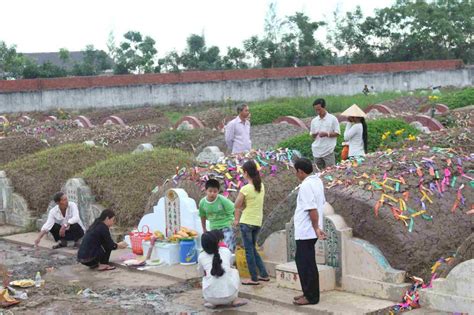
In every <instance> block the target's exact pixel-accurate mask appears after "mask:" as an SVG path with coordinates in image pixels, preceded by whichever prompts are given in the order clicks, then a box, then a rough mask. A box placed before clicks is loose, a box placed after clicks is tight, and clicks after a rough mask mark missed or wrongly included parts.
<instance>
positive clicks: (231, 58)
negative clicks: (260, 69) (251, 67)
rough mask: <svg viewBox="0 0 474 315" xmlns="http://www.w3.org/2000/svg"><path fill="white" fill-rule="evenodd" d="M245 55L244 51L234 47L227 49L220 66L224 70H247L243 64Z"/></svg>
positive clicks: (246, 66)
mask: <svg viewBox="0 0 474 315" xmlns="http://www.w3.org/2000/svg"><path fill="white" fill-rule="evenodd" d="M246 57H247V54H246V53H245V51H244V50H242V49H239V48H236V47H232V48H231V47H227V55H225V56H224V57H223V58H222V64H223V67H224V68H225V69H247V68H248V65H247V63H246V62H245V58H246Z"/></svg>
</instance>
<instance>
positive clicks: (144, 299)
mask: <svg viewBox="0 0 474 315" xmlns="http://www.w3.org/2000/svg"><path fill="white" fill-rule="evenodd" d="M430 93H431V92H426V91H415V92H413V93H397V92H387V93H379V94H377V95H369V96H365V95H356V96H352V97H347V96H344V97H339V96H334V97H332V96H329V97H326V99H327V101H328V104H330V105H329V111H330V112H332V113H336V114H337V112H341V111H343V110H344V109H345V108H347V107H348V106H350V105H352V104H353V103H357V104H358V105H360V106H361V107H362V108H366V109H370V108H371V106H373V105H374V104H382V105H384V106H386V107H388V108H389V109H390V110H389V111H387V112H380V111H378V110H376V109H374V110H373V111H372V110H370V111H369V128H370V130H369V132H370V133H371V134H370V135H369V136H370V138H369V139H370V147H369V151H371V152H372V153H371V154H370V156H368V157H367V159H366V161H363V162H362V163H361V164H359V165H356V166H354V167H352V168H351V167H350V166H349V165H347V164H342V166H341V168H339V169H336V170H331V171H329V172H327V173H325V174H323V181H324V184H325V186H326V193H327V197H328V201H329V202H330V203H331V204H332V206H333V207H334V210H335V212H336V213H337V214H338V215H341V216H342V217H343V218H344V220H345V221H346V222H347V223H348V225H349V227H350V228H352V230H353V235H354V236H355V237H359V238H361V239H363V240H366V241H369V242H371V243H372V244H374V245H376V246H377V247H378V248H379V249H380V250H381V251H382V253H383V255H385V257H386V258H387V259H388V261H389V263H390V264H391V266H392V267H395V268H396V269H401V270H405V271H407V272H408V273H407V275H406V276H407V277H406V279H405V282H411V280H410V279H409V278H408V277H409V276H419V277H423V278H424V280H425V281H426V282H428V281H429V280H430V274H431V269H430V268H431V267H432V265H433V264H434V263H435V262H436V260H437V259H439V258H443V257H444V258H447V257H449V256H452V255H456V254H458V253H460V252H463V254H462V255H461V254H459V255H457V256H456V257H455V258H454V259H453V260H452V262H454V261H455V265H452V266H450V267H449V269H450V270H451V269H453V268H454V267H455V266H456V265H457V264H460V263H462V262H464V261H466V260H469V259H473V253H472V240H473V238H472V226H473V225H472V218H474V216H472V215H471V216H469V215H467V214H465V213H466V212H467V211H468V210H469V209H470V208H472V200H473V191H474V185H473V184H474V181H469V180H468V179H469V178H470V177H472V176H473V172H474V170H473V161H474V160H473V157H472V154H473V147H474V139H473V134H474V118H473V117H474V108H473V106H472V104H474V89H473V88H467V89H463V90H452V89H446V90H442V91H441V94H430ZM428 95H429V96H428ZM433 96H436V97H438V99H433ZM312 101H313V98H311V99H309V98H298V99H276V100H270V101H266V102H262V103H254V104H250V109H251V113H252V117H251V121H252V143H253V147H254V148H258V149H261V150H260V151H258V152H260V153H259V154H260V155H261V154H262V152H273V153H271V154H274V153H275V152H277V151H273V150H275V149H276V148H279V147H288V148H289V149H296V150H299V151H300V152H301V153H303V155H306V156H308V157H309V156H310V155H311V153H310V143H311V139H310V138H309V136H308V131H307V129H305V128H307V125H308V124H309V122H310V120H311V118H312V117H313V116H314V112H313V108H312V106H311V102H312ZM437 103H443V104H445V105H447V106H446V108H448V109H449V110H448V111H447V112H443V113H441V112H436V113H435V119H436V120H437V121H438V122H439V123H440V125H442V129H441V130H427V129H428V127H427V125H422V124H421V123H415V124H409V123H408V122H409V119H408V120H407V117H415V116H419V115H425V116H430V111H431V110H432V109H433V108H434V105H435V104H437ZM214 105H215V104H214ZM219 105H220V106H213V104H207V105H204V106H202V107H197V108H195V107H190V106H185V107H167V108H160V107H144V108H134V109H115V108H113V109H101V110H96V109H90V110H88V111H83V112H74V111H65V110H61V109H58V110H55V111H49V112H32V113H21V114H11V113H0V171H5V172H0V195H1V192H2V190H1V189H2V187H1V186H2V185H5V182H2V180H3V179H2V178H4V177H2V176H7V177H8V178H7V179H8V180H9V181H8V183H7V185H6V186H4V187H6V189H7V190H6V191H7V192H9V191H11V190H13V191H14V193H15V194H18V195H21V198H24V199H15V200H17V201H16V203H15V206H18V205H22V206H23V205H25V206H24V208H25V209H27V213H28V215H26V212H21V211H18V212H15V211H13V216H12V218H10V219H11V220H13V221H10V224H12V223H18V225H21V224H20V223H22V222H24V219H27V217H29V216H32V217H34V218H38V219H40V220H41V217H42V216H43V215H44V213H46V210H47V209H48V207H50V206H51V204H50V198H51V195H52V194H53V193H54V192H56V191H58V190H60V189H62V188H63V187H64V185H65V184H66V182H68V180H69V179H71V178H82V179H84V182H85V185H87V189H90V194H89V195H88V196H89V197H87V198H85V199H84V200H81V205H80V207H81V206H83V205H87V207H89V208H94V207H95V205H100V206H102V207H110V208H112V209H114V210H115V211H116V213H117V219H118V226H117V227H116V228H115V229H114V231H113V232H114V235H115V236H118V237H119V238H120V237H122V236H123V235H125V234H126V233H127V232H129V231H130V230H131V229H132V228H133V227H135V226H137V224H138V222H139V220H140V218H141V217H142V216H143V215H144V214H145V213H150V212H152V211H153V207H154V206H155V205H156V204H157V202H158V200H159V199H160V198H162V197H163V196H164V194H165V192H166V191H167V190H168V189H170V188H175V187H180V188H184V189H185V190H186V192H187V193H188V195H189V197H191V198H193V199H195V200H196V201H199V198H201V197H202V196H203V191H202V187H201V186H200V183H199V176H197V177H198V179H196V176H193V175H192V174H193V173H192V170H193V169H194V167H197V169H194V170H195V171H197V172H205V171H209V169H210V165H209V164H206V163H204V164H203V163H200V162H196V157H197V156H198V155H199V153H201V152H202V151H203V149H204V148H205V147H208V146H217V147H218V148H219V149H220V150H221V151H223V152H225V143H224V139H223V135H222V131H221V127H222V125H223V123H225V122H226V121H227V120H228V119H230V118H231V117H232V116H234V113H233V112H232V109H233V106H234V105H235V102H231V101H226V102H224V104H219ZM470 105H471V106H470ZM382 109H383V108H382ZM189 115H192V116H194V117H195V118H197V119H198V120H199V121H200V123H201V125H196V126H193V128H190V126H191V125H192V124H193V123H194V122H193V120H189V121H188V120H185V118H186V117H187V116H189ZM50 116H54V119H52V118H51V119H49V118H47V117H50ZM80 116H84V117H86V118H87V117H88V119H87V120H84V119H82V118H81V119H79V117H80ZM282 116H294V117H296V118H300V119H301V121H302V122H301V123H300V124H299V125H298V124H291V123H286V124H282V123H274V121H276V120H278V119H279V118H280V117H282ZM1 117H4V118H6V119H8V122H7V123H5V121H3V124H2V121H1V119H2V118H1ZM24 117H28V119H29V120H28V119H26V118H24ZM113 117H118V118H119V119H115V118H113ZM47 119H48V121H46V120H47ZM88 123H90V126H89V125H88ZM104 123H105V124H104ZM305 125H306V127H305ZM341 126H343V125H342V124H341ZM422 130H423V131H424V132H426V131H429V133H424V132H422ZM84 141H94V146H86V145H83V144H82V142H84ZM340 142H341V141H340V139H339V140H338V146H337V147H336V150H337V154H338V155H339V152H340V149H341V143H340ZM142 143H151V144H152V145H153V146H154V149H153V151H151V152H142V153H138V154H133V153H132V151H133V150H134V149H135V148H137V146H138V145H140V144H142ZM439 147H440V148H444V149H438V148H439ZM142 149H143V148H142ZM285 152H287V151H285ZM288 152H289V151H288ZM271 154H270V155H271ZM261 157H262V159H263V160H264V161H266V162H269V163H270V165H272V166H275V169H274V170H273V168H271V169H270V167H267V168H265V170H264V173H265V176H264V182H265V184H266V185H267V187H271V189H268V191H267V195H266V199H265V209H264V211H265V222H264V226H263V228H262V233H261V234H262V235H265V237H267V236H269V235H270V234H272V233H273V232H275V231H278V230H284V229H285V223H287V222H290V220H291V217H292V211H293V209H294V206H295V205H294V202H295V198H294V196H295V195H294V194H291V192H292V190H293V189H294V188H295V187H296V185H297V180H296V179H295V178H294V174H293V172H292V171H291V169H289V168H288V167H287V165H286V164H285V162H282V161H278V162H276V161H275V160H272V158H270V159H269V160H267V159H265V158H263V155H261ZM267 157H268V155H267ZM450 157H451V158H452V161H451V160H450ZM424 159H428V162H429V163H432V164H429V163H425V162H426V161H425V160H424ZM459 159H461V160H459ZM448 160H449V164H446V163H448ZM420 161H421V162H420ZM460 161H461V162H460ZM413 163H421V164H420V165H421V167H422V168H424V169H423V172H424V173H425V175H426V177H427V180H428V177H429V181H431V179H433V184H435V182H436V181H435V179H438V178H439V177H436V176H435V175H433V176H432V174H431V169H430V168H429V167H430V165H435V167H436V168H437V169H438V168H439V169H440V172H442V173H441V177H443V176H445V173H444V168H445V167H448V166H450V165H451V163H452V165H453V166H452V169H451V171H452V175H451V176H448V179H449V183H448V182H446V183H445V184H446V191H441V193H443V194H441V193H439V192H438V191H440V190H444V189H445V188H444V186H443V187H442V188H439V187H438V188H437V187H436V184H435V186H433V187H429V184H430V183H429V181H427V182H426V185H427V186H426V187H427V188H428V189H429V190H431V193H430V192H428V190H426V193H427V194H428V197H431V198H432V200H433V203H429V204H428V203H427V202H426V200H427V199H426V198H424V199H426V200H425V203H427V205H428V207H427V209H426V211H425V212H424V213H418V212H419V211H418V212H415V211H414V210H413V209H417V207H418V208H419V205H417V204H415V203H416V202H417V199H416V194H417V184H419V182H418V179H417V178H415V177H416V176H417V175H416V174H417V173H416V170H417V167H418V166H419V165H416V164H413ZM459 163H462V164H461V165H462V166H461V168H456V166H455V165H457V164H459ZM262 165H263V164H262ZM407 165H412V167H411V168H413V169H414V171H410V167H408V166H407ZM400 172H408V173H407V175H406V176H405V179H406V182H407V183H406V185H405V184H403V185H401V184H400V187H399V188H401V189H400V191H397V192H395V191H391V190H390V189H388V188H387V189H385V190H381V189H380V187H377V186H378V185H380V183H381V182H382V181H383V178H382V177H389V178H390V177H392V175H395V174H399V173H400ZM428 174H429V176H428ZM463 174H465V175H466V176H467V177H463V176H462V175H463ZM221 175H223V176H224V175H225V172H224V173H222V174H221ZM412 177H413V178H412ZM431 177H432V178H431ZM445 177H446V176H445ZM394 179H398V177H397V178H394ZM440 179H442V178H440ZM443 182H444V181H443ZM2 183H3V184H2ZM222 184H224V181H223V182H222ZM390 184H391V185H390V186H391V187H392V188H393V189H395V181H394V182H392V183H390ZM440 184H441V182H440ZM445 184H443V185H445ZM392 185H393V186H392ZM461 186H463V187H462V188H461ZM81 187H82V186H81ZM84 187H85V186H84ZM225 188H226V189H227V188H232V187H227V184H226V187H225ZM81 189H82V188H81ZM84 189H85V188H84ZM84 189H82V190H81V191H83V190H84ZM226 189H225V191H226ZM405 191H408V192H409V197H408V195H407V199H409V201H407V204H408V206H409V207H411V208H412V209H410V212H409V216H408V218H407V219H406V220H405V219H404V217H403V216H402V217H401V219H400V217H399V215H400V213H398V212H397V211H395V210H393V207H395V208H396V207H397V205H396V204H395V205H394V204H393V202H392V201H391V200H390V198H388V197H386V196H385V197H384V196H382V193H384V194H385V195H389V196H391V197H392V198H395V199H396V200H397V202H398V198H399V197H400V199H402V196H401V194H402V193H403V192H405ZM4 192H5V190H4ZM397 193H399V194H400V196H397ZM235 195H236V193H235V191H234V190H233V189H230V190H229V191H228V196H229V198H230V199H232V200H233V199H234V198H235ZM403 196H404V197H405V195H403ZM381 197H382V198H381ZM404 197H403V198H404ZM3 198H5V197H3ZM15 198H17V197H15ZM384 198H385V202H384ZM420 198H421V197H420ZM1 199H2V197H1V196H0V212H2V211H5V209H2V202H1ZM381 200H382V201H381ZM430 200H431V199H430ZM380 201H381V202H382V206H381V207H376V206H377V203H379V202H380ZM422 201H423V200H422ZM348 205H350V206H348ZM454 205H456V207H454ZM391 207H392V208H391ZM400 207H401V206H400ZM375 208H377V210H376V211H374V209H375ZM452 209H454V210H452ZM418 210H421V209H418ZM450 210H451V211H450ZM377 211H378V212H377ZM422 215H423V216H422ZM410 216H411V221H413V223H410ZM430 218H431V219H432V221H431V220H430ZM402 219H403V220H402ZM15 220H16V221H15ZM19 222H20V223H19ZM13 225H15V224H13ZM33 225H35V224H30V223H28V225H25V226H21V227H18V226H17V227H13V226H11V225H3V226H2V225H0V232H1V231H4V233H3V235H10V234H13V235H10V236H6V237H5V240H1V241H0V254H1V255H6V256H5V257H6V265H8V268H9V270H10V271H12V272H13V276H14V277H15V280H16V279H18V278H21V277H25V278H34V275H35V273H36V271H42V273H44V276H43V279H44V280H46V282H45V286H44V287H42V288H40V289H36V288H32V289H29V291H28V296H29V297H28V299H27V300H26V301H22V302H21V303H20V304H19V305H18V306H15V307H14V308H11V310H12V311H13V312H14V313H15V314H17V313H19V314H22V313H25V314H32V313H40V314H42V313H57V312H62V311H63V310H66V312H69V313H84V312H87V313H90V312H94V313H99V314H100V313H104V314H108V313H118V314H122V313H134V314H139V313H140V314H141V313H150V314H151V313H164V312H170V313H179V312H184V313H193V312H197V313H201V312H206V311H207V310H204V308H203V306H202V297H201V291H200V288H199V280H197V276H196V275H195V274H194V272H195V268H194V267H187V268H183V267H182V266H179V265H178V266H175V267H172V268H171V267H170V268H171V269H167V268H163V267H160V268H156V270H155V269H153V268H151V269H150V270H143V271H137V270H131V269H127V268H124V267H123V266H121V264H122V260H123V259H120V258H121V257H120V256H121V255H122V256H123V255H124V253H123V252H119V251H117V252H116V253H114V256H113V257H112V259H113V261H114V262H115V263H116V264H117V266H119V267H120V268H118V269H117V270H114V271H111V272H105V273H98V272H91V271H89V270H87V268H85V267H83V266H81V265H78V264H77V262H76V261H75V258H74V256H71V251H69V250H59V251H51V250H49V249H47V248H51V244H50V243H49V241H47V240H44V241H43V242H44V243H42V248H40V249H33V248H32V247H31V245H32V244H33V240H34V234H31V233H32V232H31V231H34V230H36V229H37V226H33ZM445 229H446V230H448V231H449V232H448V233H446V231H445ZM19 232H21V234H16V233H19ZM25 232H26V234H25ZM469 233H471V236H470V237H469ZM0 234H2V233H0ZM440 237H442V240H441V241H439V242H437V241H436V240H437V239H438V238H440ZM450 239H451V240H450ZM460 248H461V249H462V248H464V250H459V249H460ZM466 248H467V249H468V250H467V251H466ZM457 251H458V253H457ZM285 258H286V257H285ZM442 267H446V266H442ZM446 274H447V273H446V272H445V273H444V277H445V276H446ZM86 289H90V290H92V293H90V291H89V290H86ZM81 290H82V291H81ZM241 290H242V291H241V292H242V295H243V297H246V298H249V299H250V300H251V303H250V304H249V305H247V306H244V307H242V308H239V309H226V310H225V313H228V314H233V313H235V314H239V313H254V312H257V313H271V314H280V313H289V314H292V313H297V312H303V313H304V312H308V313H313V314H328V313H331V312H332V313H335V314H349V313H351V312H352V313H354V314H362V313H371V312H375V311H379V312H381V313H384V310H385V311H387V310H388V308H389V307H390V306H391V305H394V304H396V303H398V302H400V300H399V299H400V298H401V297H402V295H403V292H400V293H397V296H396V297H395V298H391V300H390V301H389V300H387V299H377V298H373V297H372V298H371V297H366V296H365V297H364V296H362V295H356V294H352V293H348V292H343V291H339V290H332V291H327V292H323V293H322V298H321V303H320V304H318V305H317V306H314V307H309V308H308V307H305V308H299V309H297V308H294V307H293V306H292V305H291V304H290V302H291V299H292V297H293V295H295V291H293V290H289V289H285V288H278V287H277V284H276V282H275V281H272V282H271V283H270V284H268V285H267V284H265V285H264V286H262V287H261V288H248V287H243V288H241ZM84 292H85V293H84ZM78 293H79V294H78ZM87 295H88V296H87ZM349 310H350V311H349ZM421 310H422V311H424V312H425V313H428V314H437V313H436V312H435V311H431V310H429V309H427V308H422V309H421ZM220 311H222V310H217V312H220ZM412 312H414V314H415V311H412ZM439 314H444V313H442V312H440V313H439Z"/></svg>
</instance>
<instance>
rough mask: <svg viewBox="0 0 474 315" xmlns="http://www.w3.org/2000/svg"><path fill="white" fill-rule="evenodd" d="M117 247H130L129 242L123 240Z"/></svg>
mask: <svg viewBox="0 0 474 315" xmlns="http://www.w3.org/2000/svg"><path fill="white" fill-rule="evenodd" d="M117 247H118V248H120V249H125V248H127V247H128V244H127V243H125V242H123V241H122V242H120V243H118V244H117Z"/></svg>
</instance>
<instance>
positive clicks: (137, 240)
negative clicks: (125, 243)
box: [129, 225, 153, 255]
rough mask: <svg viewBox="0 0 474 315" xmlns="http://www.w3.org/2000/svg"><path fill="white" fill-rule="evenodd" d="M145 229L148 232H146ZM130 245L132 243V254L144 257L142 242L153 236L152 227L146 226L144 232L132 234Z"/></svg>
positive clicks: (143, 228)
mask: <svg viewBox="0 0 474 315" xmlns="http://www.w3.org/2000/svg"><path fill="white" fill-rule="evenodd" d="M145 227H146V229H147V231H146V232H145ZM129 235H130V243H132V252H133V253H134V254H136V255H143V246H142V241H143V240H146V239H147V238H150V237H151V236H152V235H153V234H152V233H151V232H150V227H149V226H148V225H144V226H143V227H142V231H141V232H140V231H137V232H130V234H129Z"/></svg>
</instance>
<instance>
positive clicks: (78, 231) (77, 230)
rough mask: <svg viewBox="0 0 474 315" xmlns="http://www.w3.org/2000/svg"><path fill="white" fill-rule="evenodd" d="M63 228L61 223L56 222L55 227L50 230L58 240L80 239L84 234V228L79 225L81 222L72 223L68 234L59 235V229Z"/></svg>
mask: <svg viewBox="0 0 474 315" xmlns="http://www.w3.org/2000/svg"><path fill="white" fill-rule="evenodd" d="M60 229H61V225H59V224H57V223H54V225H53V227H52V228H51V230H49V232H51V234H53V237H54V240H55V241H56V242H57V241H74V242H76V241H78V240H80V239H81V238H82V237H83V236H84V230H83V229H82V227H81V226H80V225H79V223H75V224H71V225H70V226H69V229H68V230H67V231H66V235H65V236H64V237H60V236H59V230H60Z"/></svg>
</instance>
